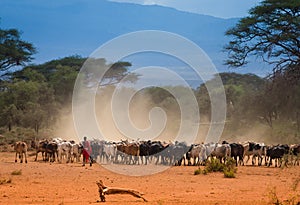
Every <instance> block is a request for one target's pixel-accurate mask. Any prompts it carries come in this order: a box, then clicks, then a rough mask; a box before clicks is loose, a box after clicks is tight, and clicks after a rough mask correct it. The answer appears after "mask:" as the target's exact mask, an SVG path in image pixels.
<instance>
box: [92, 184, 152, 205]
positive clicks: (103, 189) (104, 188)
mask: <svg viewBox="0 0 300 205" xmlns="http://www.w3.org/2000/svg"><path fill="white" fill-rule="evenodd" d="M96 184H97V185H98V188H99V195H100V199H101V201H102V202H105V195H110V194H130V195H132V196H134V197H137V198H141V199H143V200H144V201H147V200H146V199H145V198H144V197H143V196H142V194H141V193H139V192H138V191H135V190H131V189H123V188H110V187H107V186H105V185H104V184H103V182H102V180H100V181H98V182H96Z"/></svg>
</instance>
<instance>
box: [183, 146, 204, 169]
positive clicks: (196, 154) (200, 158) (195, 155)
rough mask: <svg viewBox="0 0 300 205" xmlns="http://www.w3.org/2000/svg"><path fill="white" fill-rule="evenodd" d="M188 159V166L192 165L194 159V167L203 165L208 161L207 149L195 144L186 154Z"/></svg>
mask: <svg viewBox="0 0 300 205" xmlns="http://www.w3.org/2000/svg"><path fill="white" fill-rule="evenodd" d="M186 156H187V159H188V165H191V159H193V165H194V166H196V165H201V164H202V165H203V164H204V163H205V161H206V159H207V155H206V147H205V145H204V144H193V145H191V147H190V150H189V151H188V152H187V154H186Z"/></svg>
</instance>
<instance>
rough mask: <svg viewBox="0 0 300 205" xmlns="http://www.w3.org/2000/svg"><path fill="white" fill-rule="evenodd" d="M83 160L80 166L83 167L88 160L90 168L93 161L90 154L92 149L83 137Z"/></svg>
mask: <svg viewBox="0 0 300 205" xmlns="http://www.w3.org/2000/svg"><path fill="white" fill-rule="evenodd" d="M82 144H83V153H82V155H83V160H82V166H85V163H86V162H88V160H89V161H90V166H92V163H93V160H92V157H91V154H92V147H91V145H90V142H89V141H87V137H86V136H84V137H83V142H82Z"/></svg>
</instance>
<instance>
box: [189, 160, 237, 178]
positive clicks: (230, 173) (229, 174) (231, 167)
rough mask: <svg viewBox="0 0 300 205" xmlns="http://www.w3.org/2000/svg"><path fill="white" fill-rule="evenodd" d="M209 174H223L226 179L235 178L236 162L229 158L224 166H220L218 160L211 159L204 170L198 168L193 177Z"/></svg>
mask: <svg viewBox="0 0 300 205" xmlns="http://www.w3.org/2000/svg"><path fill="white" fill-rule="evenodd" d="M210 172H223V173H224V177H226V178H235V173H236V172H237V168H236V162H235V160H234V159H232V158H230V159H229V160H227V161H226V163H225V164H222V163H221V162H220V161H219V160H218V159H214V158H212V159H211V160H210V161H208V162H207V163H206V165H205V168H204V170H201V169H200V168H198V169H196V170H195V171H194V175H198V174H201V173H202V174H204V175H206V174H208V173H210Z"/></svg>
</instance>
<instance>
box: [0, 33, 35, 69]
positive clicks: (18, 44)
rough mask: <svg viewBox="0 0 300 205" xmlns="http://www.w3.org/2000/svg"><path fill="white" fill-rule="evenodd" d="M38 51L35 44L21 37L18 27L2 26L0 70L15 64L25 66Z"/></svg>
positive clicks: (0, 35) (0, 34)
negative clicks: (5, 27)
mask: <svg viewBox="0 0 300 205" xmlns="http://www.w3.org/2000/svg"><path fill="white" fill-rule="evenodd" d="M35 52H36V50H35V48H34V46H33V45H32V44H31V43H29V42H26V41H24V40H22V39H21V34H20V31H18V30H17V29H1V28H0V71H6V70H8V69H9V68H11V67H13V66H24V65H25V63H28V62H30V61H31V60H32V59H33V58H32V55H33V54H34V53H35Z"/></svg>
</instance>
